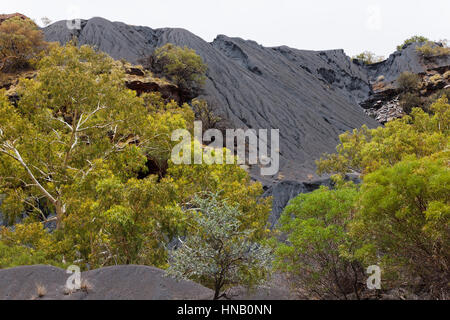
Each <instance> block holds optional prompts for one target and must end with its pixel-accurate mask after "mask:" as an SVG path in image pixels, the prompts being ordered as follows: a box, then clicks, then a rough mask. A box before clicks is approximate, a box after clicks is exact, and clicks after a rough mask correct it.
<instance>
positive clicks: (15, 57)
mask: <svg viewBox="0 0 450 320" xmlns="http://www.w3.org/2000/svg"><path fill="white" fill-rule="evenodd" d="M45 47H46V43H45V42H44V36H43V34H42V31H41V30H39V28H38V26H37V25H36V24H35V23H34V22H33V21H31V20H29V19H21V18H19V17H14V18H10V19H8V20H6V21H4V22H3V23H1V24H0V72H13V71H16V70H18V69H22V68H25V67H27V66H29V65H30V63H32V62H33V59H36V58H37V57H38V55H39V53H40V52H41V51H42V50H43V49H44V48H45Z"/></svg>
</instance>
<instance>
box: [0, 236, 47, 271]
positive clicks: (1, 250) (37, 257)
mask: <svg viewBox="0 0 450 320" xmlns="http://www.w3.org/2000/svg"><path fill="white" fill-rule="evenodd" d="M36 264H48V259H47V258H46V257H45V254H44V253H43V252H40V251H36V250H34V249H31V248H27V247H22V246H8V245H5V244H4V243H2V242H1V241H0V269H7V268H14V267H19V266H28V265H36ZM51 264H52V265H55V263H51Z"/></svg>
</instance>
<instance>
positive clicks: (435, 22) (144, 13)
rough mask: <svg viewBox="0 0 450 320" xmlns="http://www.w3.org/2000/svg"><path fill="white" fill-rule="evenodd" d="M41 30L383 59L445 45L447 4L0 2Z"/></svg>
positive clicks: (377, 0)
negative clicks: (95, 30) (165, 32)
mask: <svg viewBox="0 0 450 320" xmlns="http://www.w3.org/2000/svg"><path fill="white" fill-rule="evenodd" d="M13 12H20V13H23V14H25V15H27V16H29V17H31V18H33V19H35V21H36V22H38V23H40V19H41V18H42V17H44V16H46V17H48V18H50V19H51V20H52V21H58V20H63V19H72V18H77V17H80V18H83V19H88V18H91V17H95V16H100V17H103V18H106V19H108V20H112V21H121V22H125V23H128V24H134V25H144V26H149V27H151V28H160V27H180V28H185V29H188V30H189V31H191V32H193V33H195V34H196V35H198V36H200V37H202V38H203V39H205V40H207V41H212V40H213V39H214V38H215V37H216V35H218V34H225V35H228V36H237V37H241V38H244V39H251V40H255V41H257V42H258V43H260V44H262V45H265V46H278V45H288V46H290V47H294V48H298V49H311V50H322V49H337V48H342V49H344V50H345V51H346V53H347V54H348V55H354V54H357V53H360V52H362V51H364V50H370V51H373V52H375V53H376V54H379V55H384V56H387V55H389V54H390V53H392V52H393V51H394V50H395V47H396V45H397V44H399V43H401V42H403V40H404V39H406V38H408V37H410V36H412V35H415V34H420V35H424V36H427V37H429V38H430V39H433V40H440V39H445V38H447V39H448V38H450V19H449V14H450V0H426V1H423V0H422V1H420V0H373V1H371V0H369V1H365V0H335V1H332V0H306V1H305V0H271V1H269V0H126V1H124V0H120V1H114V0H109V1H103V0H101V1H99V0H97V1H94V0H72V1H47V0H39V1H36V0H14V1H6V0H1V3H0V13H13Z"/></svg>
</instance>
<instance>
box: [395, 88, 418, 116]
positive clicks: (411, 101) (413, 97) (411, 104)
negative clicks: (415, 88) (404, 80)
mask: <svg viewBox="0 0 450 320" xmlns="http://www.w3.org/2000/svg"><path fill="white" fill-rule="evenodd" d="M421 105H422V99H421V98H420V97H419V96H418V95H417V94H416V93H410V92H406V93H404V94H402V95H401V96H400V106H401V107H402V110H403V111H404V112H405V113H406V114H410V113H411V111H412V109H413V108H420V106H421Z"/></svg>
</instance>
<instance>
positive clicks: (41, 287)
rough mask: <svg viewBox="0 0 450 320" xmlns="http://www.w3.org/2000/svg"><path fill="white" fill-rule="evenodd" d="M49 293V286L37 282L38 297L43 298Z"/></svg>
mask: <svg viewBox="0 0 450 320" xmlns="http://www.w3.org/2000/svg"><path fill="white" fill-rule="evenodd" d="M46 294H47V288H46V287H45V286H44V285H43V284H40V283H38V284H36V295H37V296H38V298H43V297H45V295H46Z"/></svg>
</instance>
